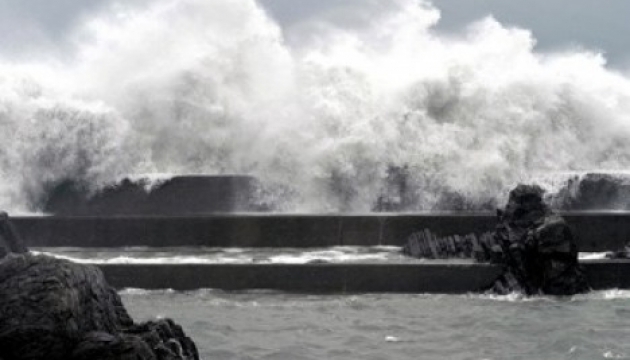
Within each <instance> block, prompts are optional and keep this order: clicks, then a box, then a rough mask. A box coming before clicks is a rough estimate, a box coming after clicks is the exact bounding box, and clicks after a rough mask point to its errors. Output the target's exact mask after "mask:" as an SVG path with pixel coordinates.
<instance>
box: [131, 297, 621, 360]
mask: <svg viewBox="0 0 630 360" xmlns="http://www.w3.org/2000/svg"><path fill="white" fill-rule="evenodd" d="M121 296H122V298H123V302H124V303H125V305H126V307H127V308H128V310H129V311H130V313H131V315H132V316H133V317H134V318H135V319H136V320H148V319H151V318H154V317H156V316H164V317H171V318H173V319H175V320H176V321H177V322H178V323H180V324H181V325H182V326H183V327H184V329H185V331H186V332H187V333H188V334H189V336H191V337H192V338H193V339H194V340H195V342H196V343H197V345H198V347H199V350H200V353H201V356H202V358H203V359H206V360H207V359H239V360H240V359H274V360H275V359H287V360H288V359H291V360H302V359H304V360H306V359H344V360H348V359H357V360H358V359H361V360H366V359H370V360H376V359H462V360H464V359H466V360H473V359H479V360H481V359H588V360H592V359H629V358H630V342H629V341H628V339H630V326H629V325H630V292H628V291H620V290H609V291H602V292H594V293H591V294H588V295H580V296H575V297H569V298H550V297H538V298H523V297H519V296H516V295H510V296H503V297H497V296H487V295H472V294H471V295H459V296H455V295H422V294H418V295H409V294H407V295H401V294H379V295H375V294H365V295H333V296H331V295H327V296H324V295H303V294H286V293H276V292H245V293H226V292H220V291H214V290H199V291H194V292H174V291H169V290H164V291H146V290H138V289H128V290H123V291H121Z"/></svg>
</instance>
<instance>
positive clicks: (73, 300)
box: [0, 214, 199, 360]
mask: <svg viewBox="0 0 630 360" xmlns="http://www.w3.org/2000/svg"><path fill="white" fill-rule="evenodd" d="M0 248H1V249H2V250H3V255H2V256H1V257H0V304H1V307H0V359H5V360H9V359H11V360H22V359H24V360H26V359H29V360H38V359H42V360H44V359H46V360H114V359H116V360H121V359H129V360H131V359H134V360H135V359H142V360H154V359H155V360H180V359H181V360H196V359H199V355H198V353H197V349H196V346H195V344H194V342H193V341H192V340H191V339H190V338H189V337H187V336H186V335H185V334H184V332H183V330H182V328H181V327H180V326H178V325H177V324H175V323H174V322H173V321H172V320H170V319H163V320H158V321H150V322H146V323H140V324H137V323H134V321H133V320H132V318H131V317H130V316H129V314H128V313H127V311H126V310H125V308H124V306H123V305H122V302H121V299H120V297H119V296H118V294H117V293H116V291H115V290H114V289H113V288H111V287H110V286H109V285H108V284H107V282H106V281H105V278H104V276H103V274H102V272H101V271H100V270H99V269H98V268H97V267H94V266H89V265H83V264H76V263H72V262H70V261H66V260H60V259H56V258H53V257H49V256H43V255H34V254H31V253H29V252H28V251H27V249H26V247H25V246H24V244H23V242H22V241H21V240H20V238H19V237H18V236H17V233H16V232H15V231H14V229H13V228H12V226H11V224H10V221H9V220H8V217H7V216H6V214H3V215H2V219H0Z"/></svg>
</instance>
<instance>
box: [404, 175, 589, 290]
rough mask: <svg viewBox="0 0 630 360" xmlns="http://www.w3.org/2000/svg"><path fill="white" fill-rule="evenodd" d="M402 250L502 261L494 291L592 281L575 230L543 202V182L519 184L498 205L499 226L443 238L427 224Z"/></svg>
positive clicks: (573, 286) (576, 286) (580, 286)
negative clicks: (582, 265) (581, 258)
mask: <svg viewBox="0 0 630 360" xmlns="http://www.w3.org/2000/svg"><path fill="white" fill-rule="evenodd" d="M403 253H405V254H407V255H410V256H414V257H420V258H452V257H460V258H475V259H476V260H477V261H487V262H492V263H497V264H501V265H502V266H503V267H504V273H503V275H501V277H500V278H499V279H497V281H496V282H495V283H494V284H493V286H492V288H491V291H492V292H495V293H499V294H506V293H509V292H514V291H516V292H521V293H524V294H528V295H533V294H550V295H572V294H576V293H582V292H586V291H588V289H589V287H588V284H587V283H586V280H585V278H584V276H583V274H582V272H581V270H580V267H579V264H578V249H577V245H576V243H575V241H574V238H573V233H572V231H571V229H570V228H569V226H568V225H567V224H566V222H565V221H564V219H563V218H562V217H561V216H558V215H556V214H554V213H553V212H552V211H551V210H550V208H549V207H548V206H547V205H546V204H545V203H544V202H543V190H542V189H541V188H540V187H538V186H530V185H519V186H517V187H516V188H515V189H513V190H512V191H511V192H510V196H509V200H508V203H507V205H506V207H505V209H504V210H499V211H498V224H497V226H496V229H495V231H494V232H491V233H486V234H482V235H481V236H476V235H475V234H469V235H465V236H457V235H456V236H449V237H443V238H439V237H437V236H435V235H433V234H432V233H431V232H430V231H429V230H427V229H425V230H423V231H421V232H417V233H415V234H413V235H412V236H411V237H410V238H409V240H408V242H407V244H406V245H405V246H404V247H403Z"/></svg>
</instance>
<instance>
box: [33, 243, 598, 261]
mask: <svg viewBox="0 0 630 360" xmlns="http://www.w3.org/2000/svg"><path fill="white" fill-rule="evenodd" d="M33 252H34V253H36V254H46V255H50V256H54V257H57V258H60V259H65V260H70V261H74V262H79V263H87V264H253V263H258V264H307V263H313V262H327V263H340V262H423V261H431V260H427V259H415V258H411V257H408V256H405V255H403V254H402V253H401V248H400V247H398V246H335V247H329V248H315V249H310V250H303V249H298V248H273V249H271V248H212V247H178V248H164V249H162V248H144V247H129V248H94V249H89V248H37V249H35V251H33ZM606 254H607V253H605V252H600V253H586V252H582V253H579V259H580V260H581V261H588V260H599V259H605V258H606ZM439 261H448V260H439ZM452 261H466V260H461V259H452ZM471 261H472V259H471Z"/></svg>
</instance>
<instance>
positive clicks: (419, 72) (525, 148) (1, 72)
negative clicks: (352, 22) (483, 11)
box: [0, 0, 630, 211]
mask: <svg viewBox="0 0 630 360" xmlns="http://www.w3.org/2000/svg"><path fill="white" fill-rule="evenodd" d="M439 17H440V13H439V10H438V9H437V8H435V7H434V6H433V5H431V4H430V3H427V2H421V1H414V0H397V1H391V3H390V4H389V6H388V7H387V11H381V12H378V13H371V14H370V18H369V19H367V20H366V22H365V23H366V26H361V27H357V28H336V27H334V26H332V25H330V24H328V25H327V26H325V27H322V28H321V29H322V31H321V32H319V33H315V34H311V35H312V36H310V37H305V39H304V40H303V41H301V42H297V43H296V42H292V43H291V44H290V45H289V44H288V43H287V42H286V41H285V38H286V37H287V36H288V35H290V34H286V33H284V31H291V30H283V29H282V28H280V26H279V25H278V24H277V23H275V22H274V21H273V19H271V18H270V17H269V16H268V15H267V14H266V13H265V11H264V9H263V8H262V7H261V6H260V5H259V4H257V3H256V2H255V1H253V0H239V1H232V0H212V1H205V0H181V1H174V0H156V1H151V2H146V3H145V2H143V3H142V4H138V3H134V4H129V5H126V6H125V5H118V6H117V7H115V8H112V9H110V10H109V11H103V12H102V13H100V14H98V15H96V16H94V17H93V18H92V19H90V20H87V21H86V22H85V24H84V25H82V26H79V27H78V28H77V29H76V31H75V32H74V33H73V34H71V35H69V38H72V39H75V42H76V45H75V46H74V49H73V50H72V51H71V53H69V54H65V56H64V58H63V59H57V60H52V61H48V60H47V61H43V60H42V61H41V62H40V63H37V64H15V63H11V62H9V60H6V61H0V79H1V80H0V133H2V139H3V141H2V142H3V144H2V148H1V149H0V165H1V168H0V175H1V176H0V208H5V209H8V210H15V209H19V210H28V211H37V210H39V208H38V206H39V205H40V204H41V202H42V201H43V199H45V197H46V192H47V189H48V188H50V187H51V186H54V185H55V184H58V183H60V182H62V181H66V180H75V181H79V182H81V183H83V184H85V186H87V187H91V188H98V187H99V186H101V185H102V184H104V183H107V182H109V181H112V179H117V178H119V177H120V176H122V175H123V174H135V173H153V172H155V173H171V174H187V173H205V174H232V173H242V174H248V175H253V176H256V177H257V178H259V179H260V180H261V181H262V183H263V184H265V187H266V189H267V190H266V191H265V192H264V196H265V199H264V201H265V202H271V203H273V204H274V206H275V208H276V209H278V210H284V211H340V210H341V211H369V210H372V209H374V208H375V206H377V204H378V202H379V197H381V196H382V194H383V191H384V189H386V188H387V186H388V185H389V184H388V182H389V180H390V179H391V178H392V172H393V173H396V171H399V169H404V172H405V174H407V175H406V178H405V179H404V187H405V191H406V192H407V195H406V196H408V197H409V199H410V200H409V201H407V203H406V204H405V208H404V209H405V210H433V209H443V208H448V207H449V206H454V207H458V208H471V209H476V208H477V209H478V208H491V207H492V206H494V205H495V204H496V203H499V202H503V201H504V197H505V195H506V194H507V191H508V190H509V189H510V188H511V187H512V186H513V185H514V184H516V183H517V182H519V181H524V180H527V181H536V175H537V174H547V173H549V172H555V173H558V172H582V171H588V170H591V169H602V168H603V169H606V170H607V171H612V172H616V171H622V170H626V169H628V167H629V165H630V142H629V141H627V140H628V139H629V138H630V79H628V78H627V77H626V76H624V75H622V74H621V73H618V72H615V71H613V70H610V69H608V68H607V67H606V65H605V60H604V58H603V57H602V56H601V55H599V54H596V53H590V52H586V51H574V52H568V51H567V52H563V53H539V52H536V51H535V40H534V38H533V36H532V34H531V33H530V32H529V31H527V30H524V29H519V28H514V27H508V26H504V25H502V24H500V23H498V22H497V21H496V20H495V19H493V18H491V17H488V18H485V19H480V20H479V21H477V22H475V23H473V24H471V25H470V26H469V27H468V29H467V30H466V31H465V32H463V33H461V34H458V35H456V36H454V35H449V36H445V35H442V34H440V33H439V32H438V31H436V30H435V25H436V24H437V22H438V21H439ZM324 29H325V30H324ZM51 56H52V55H51ZM545 181H546V180H544V181H543V183H544V182H545ZM445 204H446V205H445Z"/></svg>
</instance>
